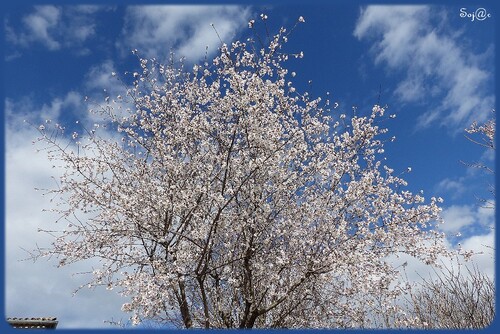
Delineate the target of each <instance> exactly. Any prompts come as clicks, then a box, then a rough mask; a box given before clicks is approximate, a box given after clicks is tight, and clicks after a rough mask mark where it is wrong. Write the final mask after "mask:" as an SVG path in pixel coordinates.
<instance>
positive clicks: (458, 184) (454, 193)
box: [435, 177, 466, 198]
mask: <svg viewBox="0 0 500 334" xmlns="http://www.w3.org/2000/svg"><path fill="white" fill-rule="evenodd" d="M435 188H436V192H438V193H446V194H451V197H452V198H458V197H459V196H460V195H461V194H463V193H464V192H465V190H466V185H465V184H464V178H463V177H461V178H458V179H455V180H454V179H450V178H446V179H444V180H442V181H440V182H439V183H438V184H437V186H436V187H435Z"/></svg>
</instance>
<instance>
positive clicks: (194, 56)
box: [118, 5, 250, 61]
mask: <svg viewBox="0 0 500 334" xmlns="http://www.w3.org/2000/svg"><path fill="white" fill-rule="evenodd" d="M249 13H250V11H249V9H248V8H245V7H241V6H194V5H189V6H184V5H178V6H131V7H128V8H127V13H126V17H125V27H124V29H123V33H122V36H123V38H122V39H121V40H120V41H119V43H118V46H119V47H120V48H121V49H122V50H123V51H125V52H129V51H130V50H132V49H138V50H139V51H140V53H141V54H142V55H145V56H146V57H157V58H160V57H165V56H166V55H168V53H169V52H170V51H174V52H175V53H176V54H177V55H178V56H179V57H186V58H187V59H188V60H190V61H197V60H199V59H200V58H202V57H203V56H204V55H205V53H206V52H207V51H206V47H207V46H208V53H209V54H213V53H214V52H215V51H216V50H217V47H218V46H219V45H220V41H219V37H218V36H217V34H218V35H219V36H220V38H221V40H222V41H223V42H226V43H229V42H231V41H232V38H233V37H234V35H235V34H236V33H237V32H238V30H240V29H242V28H245V27H246V22H247V21H248V19H249V15H250V14H249ZM212 23H213V24H214V26H215V28H216V30H217V33H216V32H215V31H214V30H213V28H212V27H211V24H212Z"/></svg>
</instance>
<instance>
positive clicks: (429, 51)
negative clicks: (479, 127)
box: [354, 6, 495, 131]
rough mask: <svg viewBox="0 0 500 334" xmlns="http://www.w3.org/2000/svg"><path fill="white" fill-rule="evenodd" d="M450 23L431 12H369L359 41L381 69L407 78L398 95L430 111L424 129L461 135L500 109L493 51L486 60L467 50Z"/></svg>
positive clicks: (412, 8) (390, 8)
mask: <svg viewBox="0 0 500 334" xmlns="http://www.w3.org/2000/svg"><path fill="white" fill-rule="evenodd" d="M457 15H458V13H457ZM447 19H448V18H447V16H446V14H445V13H444V12H442V11H440V10H439V9H437V8H434V7H429V6H368V7H366V8H365V9H363V10H362V11H361V15H360V17H359V19H358V21H357V23H356V27H355V30H354V36H355V37H357V38H358V39H363V40H368V41H369V42H370V43H372V46H371V54H372V55H373V57H374V61H375V63H376V64H378V65H383V66H385V67H386V69H387V70H388V72H393V73H398V74H399V73H403V76H404V78H403V80H402V81H400V82H399V83H398V84H397V85H396V87H395V91H394V94H395V96H396V97H397V98H398V100H399V101H400V102H402V103H418V104H421V105H424V106H426V107H427V108H428V109H429V111H427V112H425V113H424V114H422V115H421V117H420V118H419V124H418V125H419V126H420V127H425V126H428V125H430V124H431V123H435V122H437V123H441V124H442V125H446V126H448V127H449V128H450V129H452V130H456V131H458V130H463V127H464V125H465V126H466V125H468V124H469V123H471V122H472V120H478V121H484V120H485V118H486V117H488V115H489V111H490V110H491V109H492V108H494V103H495V101H494V95H493V78H492V73H493V71H492V70H491V68H492V67H491V66H492V61H493V60H492V52H491V51H492V47H490V49H488V50H483V51H482V52H483V54H475V53H474V52H473V50H471V49H466V48H465V47H464V46H463V45H464V43H462V42H461V41H460V34H457V33H456V32H452V31H450V30H449V29H450V28H449V27H447V25H446V24H444V23H446V20H447ZM485 59H486V60H487V61H486V63H484V60H485ZM482 61H483V62H482ZM436 101H439V102H436Z"/></svg>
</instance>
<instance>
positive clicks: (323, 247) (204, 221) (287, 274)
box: [40, 15, 445, 328]
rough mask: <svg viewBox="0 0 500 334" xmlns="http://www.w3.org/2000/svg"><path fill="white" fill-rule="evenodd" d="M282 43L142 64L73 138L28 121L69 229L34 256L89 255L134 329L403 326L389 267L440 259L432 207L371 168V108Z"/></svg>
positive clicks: (375, 145) (376, 160) (234, 46)
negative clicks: (300, 72) (188, 67)
mask: <svg viewBox="0 0 500 334" xmlns="http://www.w3.org/2000/svg"><path fill="white" fill-rule="evenodd" d="M261 19H262V20H265V19H267V16H265V15H264V16H261ZM298 21H299V22H303V21H305V20H304V19H303V18H302V17H301V18H299V20H298ZM254 22H255V21H253V20H252V21H250V24H249V25H250V26H252V27H253V25H254ZM287 37H288V33H287V31H286V30H285V29H283V28H282V29H281V30H280V31H279V32H278V33H277V34H276V35H275V36H270V38H269V41H268V43H267V44H266V45H260V44H258V43H256V42H253V41H252V40H248V41H246V42H241V41H236V42H234V43H231V44H223V45H221V47H220V52H219V55H218V56H217V57H216V58H215V59H213V61H211V62H207V63H204V64H198V65H196V66H194V67H192V71H191V72H187V71H185V70H184V68H183V67H182V66H178V65H176V64H175V62H173V61H172V62H171V63H170V64H169V65H163V64H160V63H158V62H157V61H156V60H154V59H140V62H139V66H140V69H139V70H137V71H135V72H131V73H132V75H131V76H132V77H131V78H129V79H130V80H133V83H132V85H131V86H130V88H129V89H128V90H127V91H126V92H123V93H122V94H121V96H120V98H112V97H111V98H110V99H109V100H108V101H107V103H106V104H105V105H104V106H103V107H101V108H98V110H97V111H94V113H95V115H94V117H100V118H101V122H100V124H96V125H95V126H94V127H93V128H91V129H83V130H82V131H80V132H79V133H75V134H73V138H74V139H75V140H76V139H78V143H75V142H74V143H73V144H72V145H67V141H66V139H64V138H65V137H64V136H62V137H61V132H63V128H62V127H58V128H56V129H54V130H53V131H52V130H51V129H50V130H49V129H48V126H47V125H46V126H45V128H40V132H41V134H42V138H41V140H42V141H43V142H45V143H46V145H47V147H48V152H49V155H50V158H51V159H54V160H57V161H59V162H60V164H61V165H62V166H63V167H64V168H65V169H64V175H63V176H62V177H61V179H60V182H59V184H58V187H57V188H56V189H53V190H51V191H50V192H51V193H52V194H53V196H56V198H60V199H61V201H60V203H59V205H58V206H56V207H55V208H54V210H55V211H57V212H59V213H60V214H61V217H62V218H64V219H67V220H68V221H69V222H70V224H71V225H68V226H67V227H66V228H64V229H63V230H62V231H60V232H59V233H57V234H56V237H55V240H54V243H53V245H52V248H50V249H46V250H42V251H41V252H42V255H53V256H57V257H58V258H59V260H60V264H61V265H65V264H68V263H72V262H74V261H79V260H83V259H87V258H99V259H100V262H99V264H100V267H99V268H96V269H95V270H94V272H93V277H94V279H93V281H92V282H91V283H90V284H91V286H95V285H103V286H106V287H107V288H108V289H114V290H116V291H118V292H119V293H122V294H124V295H126V296H129V297H130V301H129V302H128V303H127V304H125V305H123V311H125V312H130V313H131V319H132V320H133V321H134V322H139V321H142V320H144V319H152V320H155V321H159V322H165V323H170V324H174V325H176V326H179V327H186V328H191V327H198V328H199V327H201V328H252V327H286V328H300V327H302V328H303V327H331V328H351V327H374V326H378V324H379V323H378V321H379V320H380V319H381V318H380V315H386V314H392V315H394V317H393V320H391V321H394V322H397V321H399V320H398V316H399V315H398V309H397V305H396V304H395V303H394V300H395V299H396V298H398V296H399V295H400V294H401V293H402V292H403V291H404V286H402V285H401V284H399V283H398V281H397V277H398V275H399V272H398V270H400V269H398V268H394V267H392V266H391V264H390V263H389V261H387V259H388V257H389V256H399V255H402V254H409V255H411V256H413V257H415V258H417V259H419V260H421V261H423V262H424V263H427V264H432V263H434V262H435V261H436V260H437V257H438V255H440V254H444V253H445V247H444V245H443V244H442V236H441V235H440V234H439V233H437V232H435V230H434V226H435V224H437V223H438V222H439V218H438V217H439V212H440V208H439V207H438V200H437V199H436V198H431V199H430V200H427V201H426V199H425V198H424V197H423V196H422V195H421V194H413V193H411V192H410V191H409V190H408V189H407V188H406V186H407V183H406V182H405V180H404V179H403V178H402V175H403V174H404V173H398V172H394V170H393V169H391V168H389V167H388V166H385V165H384V163H383V161H384V159H383V155H382V153H383V145H384V142H385V141H389V140H390V138H386V135H385V134H386V132H387V130H386V129H384V128H380V127H379V125H378V123H379V122H378V121H379V120H380V119H381V118H382V117H384V116H383V114H384V108H382V107H380V106H378V105H376V106H374V107H372V106H368V107H366V108H365V109H362V108H360V109H359V110H358V111H357V113H356V116H352V117H351V116H349V115H345V114H342V115H341V114H340V111H339V112H337V110H330V109H328V108H327V107H328V103H327V102H323V101H322V100H321V99H320V98H311V97H309V95H308V94H307V93H305V92H300V89H299V88H298V87H296V86H294V85H293V84H290V80H291V79H292V77H293V76H295V74H294V73H289V72H288V70H287V69H286V68H285V67H284V64H285V63H286V59H287V58H288V54H287V53H285V51H284V50H283V48H284V43H285V40H286V38H287ZM293 55H296V56H297V57H302V56H303V53H302V52H301V51H299V52H296V53H293ZM337 106H338V105H337V104H335V108H336V107H337ZM387 119H388V118H384V120H387ZM67 140H71V139H70V138H68V139H67ZM401 316H403V315H401Z"/></svg>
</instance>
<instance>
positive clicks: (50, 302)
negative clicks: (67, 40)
mask: <svg viewBox="0 0 500 334" xmlns="http://www.w3.org/2000/svg"><path fill="white" fill-rule="evenodd" d="M78 101H79V98H78V96H77V95H76V94H75V93H68V94H67V95H66V96H65V97H62V98H58V99H54V101H52V102H51V103H48V104H46V105H45V106H42V107H39V108H36V105H35V104H34V103H32V101H30V100H29V99H24V100H22V101H20V102H13V101H7V103H6V108H5V109H6V110H5V111H6V115H7V118H6V136H5V138H6V150H5V168H6V176H5V180H6V188H5V194H6V198H5V208H6V212H5V222H6V224H5V241H6V242H5V251H6V253H5V266H4V268H5V307H6V314H5V315H6V316H7V317H37V316H55V317H57V318H58V320H59V325H58V328H98V327H105V326H106V325H105V324H104V321H105V320H111V318H114V319H115V320H120V319H122V318H124V319H126V318H127V315H126V314H124V313H122V312H121V305H122V304H123V303H124V302H125V299H124V298H122V297H120V296H119V295H117V294H116V293H115V292H114V291H113V292H110V291H106V290H104V289H102V290H101V289H100V290H99V291H89V290H87V289H82V290H81V291H80V292H79V293H78V294H76V295H75V296H74V297H73V291H74V290H75V289H76V288H78V287H79V286H80V285H81V284H83V283H84V282H85V281H86V278H88V277H85V276H74V275H72V273H74V272H84V271H89V270H91V266H92V264H94V265H97V264H96V263H94V262H92V261H88V262H82V263H78V264H75V265H72V266H70V267H67V268H55V266H54V265H55V261H54V259H52V260H48V261H45V260H43V259H41V260H39V261H37V262H35V263H33V262H31V261H20V260H22V259H25V258H27V257H28V254H27V253H26V252H25V251H24V250H23V249H26V250H32V249H34V248H35V247H36V245H39V246H41V247H43V246H48V245H50V242H51V237H50V236H49V235H47V234H44V233H38V232H37V231H38V228H45V229H51V228H58V226H57V225H54V223H53V222H54V221H55V220H56V217H55V216H54V215H53V214H51V213H47V212H42V209H43V208H48V207H50V205H51V204H50V198H47V196H42V194H41V191H39V192H37V191H35V188H42V189H43V188H51V187H53V186H54V183H53V182H54V181H53V180H52V179H51V176H55V177H57V176H58V175H59V173H60V171H59V170H58V169H57V168H53V167H52V163H51V162H50V161H48V159H47V158H46V156H45V154H44V152H43V151H42V152H39V153H36V148H37V147H35V146H34V145H32V141H33V140H34V139H35V138H37V136H38V133H37V131H36V129H34V128H33V127H29V126H28V125H26V124H24V123H23V122H22V121H23V119H24V118H25V116H27V115H29V113H34V114H35V115H36V116H34V117H33V121H37V120H40V119H42V118H43V117H45V116H47V115H51V116H53V117H57V116H59V115H60V113H61V112H63V110H64V108H63V106H67V105H72V106H73V107H75V106H76V105H78ZM26 108H27V109H26ZM37 109H38V110H42V113H41V114H38V115H37V113H36V112H34V111H36V110H37ZM42 114H46V115H42ZM60 224H64V223H60Z"/></svg>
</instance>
